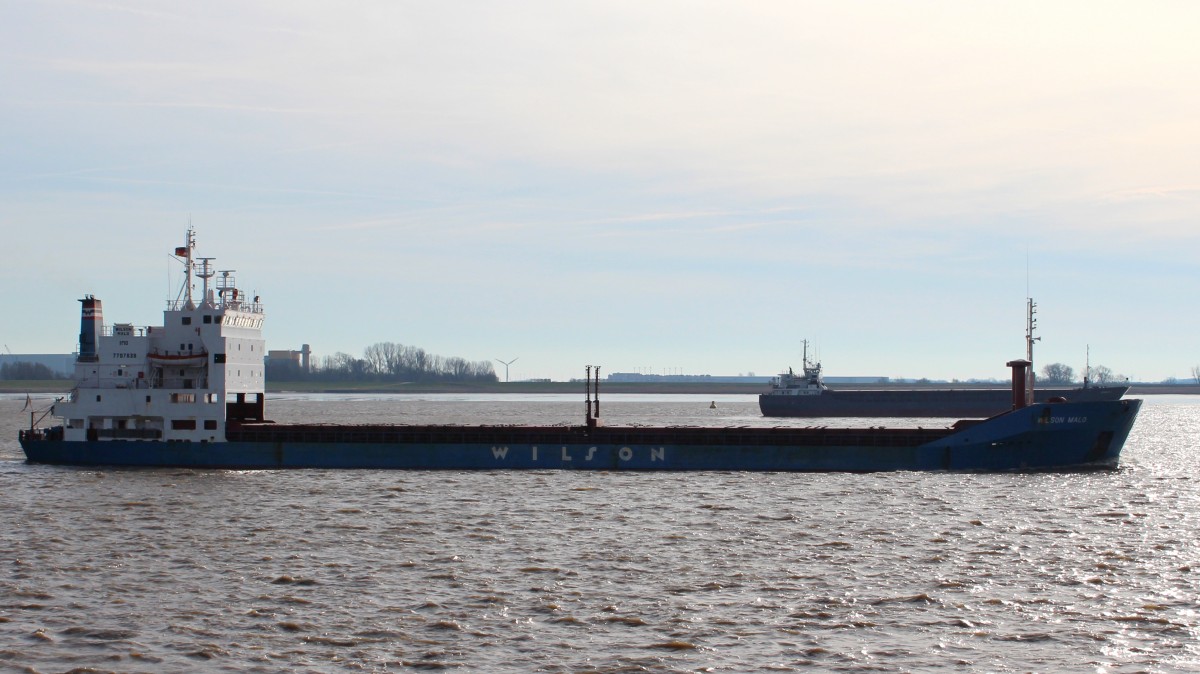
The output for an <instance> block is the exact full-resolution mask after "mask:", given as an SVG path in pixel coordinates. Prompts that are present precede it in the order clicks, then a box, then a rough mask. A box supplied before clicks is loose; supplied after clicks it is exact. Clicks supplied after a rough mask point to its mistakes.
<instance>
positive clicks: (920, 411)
mask: <svg viewBox="0 0 1200 674" xmlns="http://www.w3.org/2000/svg"><path fill="white" fill-rule="evenodd" d="M1030 306H1031V307H1032V303H1031V305H1030ZM1028 335H1029V337H1030V339H1032V332H1030V333H1028ZM1031 351H1032V349H1029V352H1027V356H1029V357H1030V360H1032V358H1031V357H1032V353H1031ZM1031 365H1032V363H1031ZM1128 390H1129V386H1127V385H1121V386H1091V385H1087V384H1086V382H1085V385H1084V386H1082V387H1075V388H1034V389H1033V396H1032V400H1027V401H1026V402H1039V403H1044V402H1051V401H1070V402H1096V401H1111V400H1120V399H1121V397H1122V396H1124V395H1125V393H1126V392H1127V391H1128ZM1012 406H1013V401H1012V395H1011V393H1010V391H1009V389H1006V388H914V389H849V388H829V386H827V385H826V384H825V382H824V381H823V380H822V378H821V364H820V363H812V362H810V361H809V359H808V344H807V342H806V343H805V349H804V373H803V374H802V375H800V374H796V373H795V372H793V371H792V370H790V369H789V370H788V371H787V372H784V373H783V374H781V375H779V376H777V377H775V378H774V379H773V380H772V381H771V390H770V391H768V392H767V393H763V394H760V395H759V396H758V407H759V410H761V411H762V414H763V416H767V417H950V418H958V419H966V418H986V417H991V416H995V415H997V414H1000V413H1003V412H1006V411H1008V410H1010V409H1012Z"/></svg>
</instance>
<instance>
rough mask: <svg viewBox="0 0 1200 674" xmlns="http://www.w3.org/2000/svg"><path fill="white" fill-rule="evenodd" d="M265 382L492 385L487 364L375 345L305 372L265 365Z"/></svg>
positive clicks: (280, 363)
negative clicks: (359, 353) (360, 353)
mask: <svg viewBox="0 0 1200 674" xmlns="http://www.w3.org/2000/svg"><path fill="white" fill-rule="evenodd" d="M266 375H267V380H268V381H385V382H401V381H412V382H423V383H424V382H495V381H498V378H497V377H496V372H495V370H494V369H493V368H492V363H491V361H486V360H480V361H469V360H466V359H465V358H458V357H443V356H438V355H436V354H432V353H429V352H428V351H426V350H425V349H422V348H420V347H416V346H405V345H403V344H397V343H395V342H379V343H377V344H372V345H371V346H368V347H367V348H366V349H364V350H363V357H362V358H356V357H354V356H352V355H350V354H348V353H342V352H338V353H335V354H333V355H332V356H325V357H324V358H322V359H320V360H319V361H317V362H314V363H311V364H310V366H309V369H308V370H307V371H305V370H304V369H303V368H301V367H300V365H299V364H297V363H295V362H293V361H290V360H289V361H271V360H268V361H267V367H266Z"/></svg>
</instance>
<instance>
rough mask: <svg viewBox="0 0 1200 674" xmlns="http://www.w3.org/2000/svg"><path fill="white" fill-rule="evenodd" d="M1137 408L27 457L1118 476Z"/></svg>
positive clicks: (394, 437)
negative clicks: (950, 423)
mask: <svg viewBox="0 0 1200 674" xmlns="http://www.w3.org/2000/svg"><path fill="white" fill-rule="evenodd" d="M1140 407H1141V401H1140V400H1122V401H1113V402H1090V403H1058V404H1037V405H1033V406H1030V407H1027V408H1024V409H1020V410H1015V411H1012V412H1009V413H1006V414H1003V415H1000V416H997V417H993V418H991V419H987V420H983V421H978V422H959V423H958V424H955V426H954V427H952V428H940V429H883V428H878V429H876V428H871V429H824V428H806V429H788V428H759V429H745V428H743V429H729V428H726V429H716V428H695V427H691V428H640V427H597V428H587V427H569V428H568V427H550V428H538V427H520V426H516V427H513V426H493V427H488V426H477V427H472V426H459V427H455V426H430V427H421V426H370V427H356V426H341V427H328V426H324V427H308V426H285V425H264V426H263V427H261V428H254V429H243V430H241V431H238V432H235V433H233V435H236V436H242V437H246V438H253V439H235V440H231V441H228V442H216V443H200V442H163V441H153V440H102V441H85V442H68V441H63V440H57V439H48V438H53V437H54V433H53V432H50V433H44V432H42V433H37V432H34V433H23V434H22V437H21V447H22V449H24V451H25V454H26V457H27V459H28V460H29V461H30V462H32V463H48V464H64V465H76V466H139V467H188V468H223V469H278V468H376V469H379V468H383V469H419V470H427V469H451V470H522V469H523V470H545V469H591V470H643V471H651V470H664V471H690V470H733V471H863V472H865V471H891V470H954V471H1008V470H1046V469H1085V468H1113V467H1116V465H1117V462H1118V460H1119V457H1120V452H1121V448H1122V447H1123V445H1124V443H1125V439H1126V438H1127V436H1128V435H1129V431H1130V429H1131V428H1132V426H1133V422H1134V420H1135V418H1136V417H1137V413H1138V410H1139V409H1140ZM313 434H316V435H313ZM306 436H311V437H308V439H306ZM264 438H265V439H264ZM389 438H390V439H389Z"/></svg>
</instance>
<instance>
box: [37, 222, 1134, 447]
mask: <svg viewBox="0 0 1200 674" xmlns="http://www.w3.org/2000/svg"><path fill="white" fill-rule="evenodd" d="M194 247H195V239H194V235H193V233H192V232H191V231H190V230H189V232H188V238H187V244H186V245H185V246H183V247H180V248H177V249H176V250H175V255H176V256H177V257H178V258H179V259H180V260H181V261H182V262H183V263H184V265H185V270H186V279H185V281H184V288H183V289H182V290H181V292H180V296H179V298H178V299H176V300H175V301H173V302H170V303H168V306H167V309H166V311H164V312H163V324H162V325H159V326H149V327H140V328H135V327H134V326H133V325H130V324H121V323H118V324H116V325H113V326H111V328H110V327H108V326H105V325H104V324H103V316H102V313H101V304H100V300H99V299H97V298H95V297H93V296H90V295H89V296H87V297H85V298H84V299H83V300H82V302H83V309H82V317H81V325H80V339H79V355H78V358H77V360H76V363H75V384H74V388H73V389H72V390H71V391H70V393H69V394H68V395H67V396H66V397H64V398H62V399H60V400H58V401H57V402H56V403H55V405H54V406H53V407H51V408H50V409H49V410H46V411H45V413H44V414H42V415H41V417H40V418H39V417H38V416H37V413H31V415H30V426H29V428H28V429H25V430H22V431H21V432H20V434H19V440H20V443H21V448H22V449H23V450H24V452H25V456H26V458H27V459H28V460H29V461H30V462H34V463H48V464H65V465H85V466H103V465H114V466H149V467H161V466H179V467H191V468H232V469H259V468H398V469H456V470H461V469H471V470H509V469H535V470H536V469H585V470H588V469H590V470H668V471H684V470H763V471H884V470H984V471H994V470H1036V469H1057V468H1067V469H1078V468H1109V467H1115V466H1116V465H1117V462H1118V460H1119V457H1120V453H1121V448H1122V446H1123V445H1124V443H1125V440H1126V438H1127V436H1128V435H1129V431H1130V429H1131V428H1132V426H1133V423H1134V420H1135V419H1136V418H1137V414H1138V410H1139V409H1140V406H1141V401H1140V400H1121V401H1095V402H1070V403H1048V404H1034V405H1028V406H1026V405H1024V394H1023V393H1018V389H1021V388H1023V386H1024V382H1025V375H1024V372H1025V368H1026V367H1027V365H1028V363H1027V361H1024V360H1021V361H1013V362H1012V363H1010V365H1011V366H1012V367H1013V368H1014V369H1013V392H1012V395H1011V400H1013V401H1014V405H1013V407H1015V409H1013V411H1011V412H1008V413H1006V414H1002V415H999V416H996V417H994V418H991V419H987V420H985V421H958V422H957V423H954V424H951V425H947V426H945V427H942V428H934V427H926V428H920V427H914V428H877V427H873V426H872V427H869V428H811V427H810V428H744V427H738V428H698V427H679V426H662V427H645V426H624V427H622V426H604V425H602V424H601V423H600V402H599V396H598V395H597V396H596V397H595V399H593V397H592V392H593V390H594V389H593V383H592V372H591V369H590V368H589V370H588V382H589V383H588V386H587V388H586V390H587V398H586V400H585V409H586V415H585V418H584V420H583V423H582V424H580V425H572V426H520V425H515V426H510V425H503V426H497V425H477V426H472V425H400V424H371V425H347V424H314V423H306V424H275V423H271V422H270V421H267V420H266V418H265V416H264V415H265V411H266V409H265V399H264V397H265V396H264V385H265V381H264V378H263V377H264V372H263V369H264V368H263V356H264V355H265V354H266V351H265V342H264V341H263V339H262V327H263V320H264V315H265V314H264V311H263V305H262V303H261V302H260V301H259V298H258V297H254V298H253V299H250V298H248V297H247V296H246V295H245V294H244V293H242V292H241V291H240V290H239V289H238V288H237V286H236V284H235V282H234V278H233V275H232V272H216V271H214V270H213V268H212V267H211V266H210V262H211V260H212V258H196V257H194V253H193V248H194ZM214 277H215V278H216V281H215V285H213V286H210V283H209V281H210V279H213V278H214ZM196 278H199V279H201V280H202V281H203V290H202V292H201V294H200V297H199V298H194V297H193V295H192V283H193V279H196ZM599 383H600V374H599V369H598V368H597V369H596V374H595V381H594V386H595V387H596V388H597V389H598V387H599ZM1018 399H1019V400H1018ZM46 416H54V417H58V418H61V419H62V423H61V424H60V425H55V426H50V427H48V428H43V427H40V426H39V422H40V421H41V420H42V419H43V418H45V417H46Z"/></svg>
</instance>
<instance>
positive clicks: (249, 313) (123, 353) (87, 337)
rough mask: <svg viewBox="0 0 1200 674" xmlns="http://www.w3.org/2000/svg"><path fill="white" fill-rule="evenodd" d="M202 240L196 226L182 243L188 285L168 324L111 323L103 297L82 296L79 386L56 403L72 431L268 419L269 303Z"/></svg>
mask: <svg viewBox="0 0 1200 674" xmlns="http://www.w3.org/2000/svg"><path fill="white" fill-rule="evenodd" d="M195 248H196V237H195V233H194V231H192V230H190V229H189V230H188V232H187V240H186V244H185V245H184V246H181V247H179V248H176V249H175V250H174V256H175V258H177V259H178V260H179V261H180V262H181V263H182V264H183V267H184V282H183V287H182V288H181V289H180V292H179V296H178V297H177V298H176V299H175V300H173V301H168V303H167V308H166V310H165V311H163V323H162V325H157V326H145V327H135V326H134V325H133V324H131V323H116V324H114V325H112V326H111V327H109V326H106V325H105V324H104V317H103V309H102V306H101V301H100V300H99V299H97V298H96V297H93V296H92V295H87V296H85V297H84V298H83V299H82V300H80V302H82V304H83V307H82V316H81V319H80V330H79V356H78V358H77V359H76V363H75V377H74V378H75V386H74V388H73V389H72V390H71V392H70V393H69V394H68V396H67V397H66V398H64V399H63V400H60V401H58V402H57V403H56V405H55V408H54V410H53V414H54V415H55V416H58V417H62V419H63V431H62V432H63V438H64V439H65V440H67V441H85V440H90V441H102V440H116V439H122V440H129V439H145V440H151V439H153V440H185V441H193V442H220V441H223V440H224V439H225V427H226V424H227V423H229V422H231V421H233V422H236V421H261V420H262V419H263V410H264V398H265V396H264V389H265V379H264V373H263V370H264V357H265V355H266V348H265V347H266V343H265V341H264V340H263V337H262V328H263V318H264V314H263V306H262V304H261V303H260V302H259V299H258V297H254V298H250V297H247V295H246V294H245V293H244V292H242V290H240V289H239V288H238V287H237V284H236V281H235V277H234V273H233V272H232V271H219V272H217V271H214V270H213V266H212V261H213V258H198V257H196V256H195ZM197 280H199V281H200V282H201V288H200V292H199V298H198V299H197V298H196V297H195V287H194V284H195V283H196V281H197ZM210 281H211V282H213V283H211V284H210Z"/></svg>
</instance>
